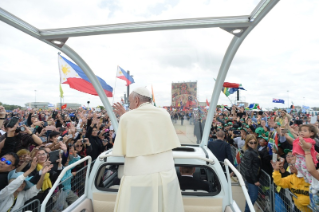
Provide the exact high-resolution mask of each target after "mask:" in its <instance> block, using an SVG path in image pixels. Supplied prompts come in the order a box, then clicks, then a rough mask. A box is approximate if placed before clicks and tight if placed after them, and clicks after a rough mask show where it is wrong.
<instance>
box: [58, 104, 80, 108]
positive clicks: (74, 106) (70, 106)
mask: <svg viewBox="0 0 319 212" xmlns="http://www.w3.org/2000/svg"><path fill="white" fill-rule="evenodd" d="M65 104H66V109H78V108H79V107H81V104H79V103H62V105H65ZM56 108H59V109H60V108H61V103H57V104H56Z"/></svg>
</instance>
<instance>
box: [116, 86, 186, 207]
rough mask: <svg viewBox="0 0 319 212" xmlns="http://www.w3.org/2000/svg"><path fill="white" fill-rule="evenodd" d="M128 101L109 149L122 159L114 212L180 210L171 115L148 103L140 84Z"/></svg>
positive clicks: (146, 95) (146, 93) (175, 145)
mask: <svg viewBox="0 0 319 212" xmlns="http://www.w3.org/2000/svg"><path fill="white" fill-rule="evenodd" d="M129 102H130V109H131V110H130V111H128V112H126V113H124V114H123V115H122V116H121V119H120V122H119V126H118V131H117V135H116V139H115V142H114V147H113V151H112V155H114V156H124V158H125V163H124V175H123V177H122V178H121V183H120V188H119V191H118V193H117V197H116V202H115V208H114V212H128V211H152V212H156V211H164V212H166V211H167V212H170V211H174V212H182V211H184V206H183V200H182V195H181V190H180V185H179V181H178V178H177V174H176V170H175V166H174V160H173V154H172V149H174V148H176V147H180V146H181V145H180V142H179V139H178V137H177V135H176V131H175V129H174V126H173V124H172V121H171V118H170V115H169V113H168V112H167V111H166V110H165V109H162V108H157V107H154V106H153V105H152V104H151V102H152V94H151V92H150V91H149V90H147V89H146V88H143V87H139V88H136V89H134V90H133V92H132V93H131V94H130V95H129ZM141 189H142V190H143V192H141V191H142V190H141ZM145 193H147V195H145ZM159 194H161V195H159ZM136 200H143V201H136Z"/></svg>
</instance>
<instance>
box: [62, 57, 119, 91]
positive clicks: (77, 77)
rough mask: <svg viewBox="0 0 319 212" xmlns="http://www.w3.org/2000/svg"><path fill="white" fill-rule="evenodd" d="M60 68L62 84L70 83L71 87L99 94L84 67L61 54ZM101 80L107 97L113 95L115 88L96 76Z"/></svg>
mask: <svg viewBox="0 0 319 212" xmlns="http://www.w3.org/2000/svg"><path fill="white" fill-rule="evenodd" d="M58 60H59V69H60V81H61V84H69V86H70V88H73V89H75V90H78V91H81V92H83V93H88V94H92V95H95V96H98V94H97V92H96V90H95V88H94V87H93V85H92V83H91V82H90V80H89V78H87V76H86V74H85V73H84V72H83V71H82V69H81V68H80V67H79V66H77V65H75V64H74V63H72V62H70V61H69V60H67V59H66V58H64V57H62V56H61V55H59V59H58ZM96 77H97V79H98V80H99V82H100V84H101V85H102V88H103V90H104V92H105V94H106V96H107V97H112V96H113V94H112V93H113V88H112V87H111V86H109V85H108V84H106V82H105V81H104V80H103V79H101V78H100V77H98V76H96Z"/></svg>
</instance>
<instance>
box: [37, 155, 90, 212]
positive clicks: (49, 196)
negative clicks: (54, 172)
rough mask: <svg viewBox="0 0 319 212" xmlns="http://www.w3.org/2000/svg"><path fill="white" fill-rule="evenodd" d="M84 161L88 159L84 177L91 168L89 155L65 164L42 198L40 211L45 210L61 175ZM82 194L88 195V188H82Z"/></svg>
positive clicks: (87, 175)
mask: <svg viewBox="0 0 319 212" xmlns="http://www.w3.org/2000/svg"><path fill="white" fill-rule="evenodd" d="M84 161H88V164H87V170H88V171H87V172H86V179H88V178H89V170H90V168H91V162H92V158H91V156H86V157H85V158H82V159H81V160H78V161H77V162H75V163H72V164H71V165H68V166H66V167H65V168H64V169H63V170H62V171H61V173H60V175H59V177H58V178H57V180H56V181H55V183H54V184H53V186H52V188H51V189H50V191H49V193H48V194H47V195H46V197H45V199H44V200H43V202H42V204H41V211H45V207H46V205H47V203H48V201H49V199H50V198H51V196H52V194H53V192H54V191H55V189H56V187H57V186H58V185H59V184H60V181H61V179H62V177H63V176H64V175H65V173H66V172H67V171H68V170H70V169H73V168H74V167H76V166H77V165H79V164H81V163H82V162H84ZM85 186H86V187H88V186H89V184H88V183H86V184H85ZM84 192H85V193H84V195H86V196H87V195H88V194H87V192H88V189H87V188H86V189H85V190H84Z"/></svg>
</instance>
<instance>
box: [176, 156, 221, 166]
mask: <svg viewBox="0 0 319 212" xmlns="http://www.w3.org/2000/svg"><path fill="white" fill-rule="evenodd" d="M173 158H174V159H198V160H203V161H206V162H207V163H210V164H215V161H214V160H212V159H207V158H203V157H199V156H187V155H185V156H181V155H178V156H176V155H174V156H173Z"/></svg>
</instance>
